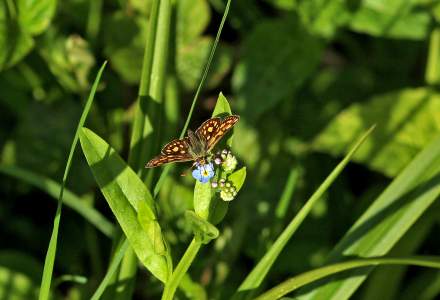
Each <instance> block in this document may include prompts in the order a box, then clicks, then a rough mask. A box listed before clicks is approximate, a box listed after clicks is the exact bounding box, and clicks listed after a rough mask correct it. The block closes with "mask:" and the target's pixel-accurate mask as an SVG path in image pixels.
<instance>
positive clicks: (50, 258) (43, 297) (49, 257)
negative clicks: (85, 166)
mask: <svg viewBox="0 0 440 300" xmlns="http://www.w3.org/2000/svg"><path fill="white" fill-rule="evenodd" d="M106 64H107V62H104V63H103V65H102V67H101V69H100V70H99V72H98V75H97V76H96V79H95V82H94V83H93V86H92V89H91V91H90V95H89V98H88V99H87V102H86V104H85V106H84V109H83V112H82V114H81V118H80V120H79V123H78V126H77V128H76V131H75V136H74V138H73V141H72V145H71V147H70V153H69V157H68V158H67V163H66V168H65V169H64V175H63V181H62V184H61V189H60V194H59V197H58V205H57V211H56V213H55V219H54V222H53V229H52V235H51V237H50V242H49V247H48V249H47V253H46V259H45V261H44V269H43V277H42V279H41V286H40V294H39V296H38V299H39V300H47V299H49V292H50V284H51V282H52V273H53V266H54V262H55V255H56V250H57V240H58V229H59V226H60V219H61V208H62V206H63V193H64V187H65V185H66V180H67V176H68V175H69V171H70V166H71V165H72V157H73V154H74V152H75V148H76V144H77V143H78V139H79V130H80V129H81V128H82V127H83V125H84V123H85V121H86V118H87V114H88V113H89V110H90V107H91V106H92V103H93V99H94V98H95V93H96V89H97V88H98V84H99V80H100V79H101V75H102V72H103V71H104V68H105V65H106Z"/></svg>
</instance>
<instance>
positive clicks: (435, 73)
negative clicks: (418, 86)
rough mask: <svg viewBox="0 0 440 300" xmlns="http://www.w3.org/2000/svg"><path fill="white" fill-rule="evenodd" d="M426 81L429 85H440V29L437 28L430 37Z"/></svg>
mask: <svg viewBox="0 0 440 300" xmlns="http://www.w3.org/2000/svg"><path fill="white" fill-rule="evenodd" d="M425 80H426V83H427V84H428V85H437V84H439V83H440V27H439V26H437V27H435V28H434V29H433V30H432V32H431V35H430V37H429V49H428V61H427V63H426V71H425Z"/></svg>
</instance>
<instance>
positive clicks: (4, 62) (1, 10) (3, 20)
mask: <svg viewBox="0 0 440 300" xmlns="http://www.w3.org/2000/svg"><path fill="white" fill-rule="evenodd" d="M33 46H34V40H33V39H32V37H31V35H30V34H29V33H28V32H26V31H24V30H23V28H22V27H21V26H20V24H19V23H18V21H17V20H16V19H14V18H13V17H12V15H11V12H10V11H9V8H8V4H7V1H1V2H0V70H3V69H5V68H8V67H10V66H12V65H14V64H15V63H17V62H18V61H19V60H21V59H22V58H23V57H24V56H25V55H27V54H28V53H29V51H31V49H32V47H33Z"/></svg>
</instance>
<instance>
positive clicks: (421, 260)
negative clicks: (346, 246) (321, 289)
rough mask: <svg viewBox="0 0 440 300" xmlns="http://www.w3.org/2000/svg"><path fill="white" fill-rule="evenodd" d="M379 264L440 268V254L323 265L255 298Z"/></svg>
mask: <svg viewBox="0 0 440 300" xmlns="http://www.w3.org/2000/svg"><path fill="white" fill-rule="evenodd" d="M377 265H412V266H420V267H428V268H436V269H440V257H439V256H412V257H395V258H393V257H378V258H364V259H356V260H350V261H346V262H342V263H336V264H332V265H328V266H325V267H321V268H318V269H315V270H312V271H308V272H305V273H303V274H300V275H297V276H295V277H292V278H290V279H287V280H286V281H284V282H282V283H280V284H278V285H277V286H275V287H274V288H272V289H270V290H269V291H267V292H265V293H263V294H262V295H260V296H258V297H257V298H255V300H274V299H279V298H281V297H283V296H284V295H286V294H288V293H291V292H293V291H294V290H296V289H298V288H300V287H302V286H304V285H306V284H309V283H312V282H314V281H317V280H319V279H322V278H324V277H327V276H331V275H333V274H336V273H339V272H342V271H346V270H350V269H355V268H361V267H368V266H377Z"/></svg>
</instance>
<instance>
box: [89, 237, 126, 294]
mask: <svg viewBox="0 0 440 300" xmlns="http://www.w3.org/2000/svg"><path fill="white" fill-rule="evenodd" d="M127 248H128V241H127V239H125V240H123V241H122V243H121V244H120V245H119V247H118V248H117V249H116V251H115V253H114V255H113V258H112V262H111V263H110V266H109V268H108V271H107V273H106V274H105V276H104V279H103V280H102V281H101V283H100V284H99V287H98V288H97V289H96V291H95V293H94V294H93V296H92V297H91V298H90V299H91V300H98V299H99V298H100V297H101V296H102V294H103V293H104V291H105V289H106V288H107V286H108V285H109V283H110V282H111V280H112V276H113V274H114V273H115V272H116V270H117V268H118V266H119V264H120V263H121V260H122V258H123V257H124V254H125V251H127Z"/></svg>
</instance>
